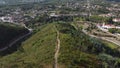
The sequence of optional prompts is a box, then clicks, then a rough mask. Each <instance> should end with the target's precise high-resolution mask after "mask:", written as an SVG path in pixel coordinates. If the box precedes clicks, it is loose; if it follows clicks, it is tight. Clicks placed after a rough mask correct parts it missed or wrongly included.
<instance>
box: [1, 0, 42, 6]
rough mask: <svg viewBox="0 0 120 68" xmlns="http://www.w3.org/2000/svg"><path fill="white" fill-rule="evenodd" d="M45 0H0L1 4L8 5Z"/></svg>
mask: <svg viewBox="0 0 120 68" xmlns="http://www.w3.org/2000/svg"><path fill="white" fill-rule="evenodd" d="M41 1H43V0H0V5H1V4H8V5H14V4H21V3H32V2H41Z"/></svg>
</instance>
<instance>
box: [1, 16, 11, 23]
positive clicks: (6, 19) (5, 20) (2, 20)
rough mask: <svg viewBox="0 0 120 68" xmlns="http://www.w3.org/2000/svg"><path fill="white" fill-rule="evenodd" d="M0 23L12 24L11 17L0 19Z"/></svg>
mask: <svg viewBox="0 0 120 68" xmlns="http://www.w3.org/2000/svg"><path fill="white" fill-rule="evenodd" d="M0 22H13V19H12V17H7V16H5V17H0Z"/></svg>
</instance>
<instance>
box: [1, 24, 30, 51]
mask: <svg viewBox="0 0 120 68" xmlns="http://www.w3.org/2000/svg"><path fill="white" fill-rule="evenodd" d="M24 27H25V28H26V29H28V30H29V33H27V34H25V35H23V36H21V37H19V38H17V39H16V40H14V41H13V42H11V43H10V44H9V45H8V46H6V47H4V48H1V49H0V52H1V51H5V50H7V49H8V48H10V47H12V46H13V45H14V44H15V43H16V42H18V41H20V40H21V39H23V38H25V37H27V36H29V35H30V34H32V29H29V28H28V27H26V26H25V25H24Z"/></svg>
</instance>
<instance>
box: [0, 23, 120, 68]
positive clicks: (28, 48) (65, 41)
mask: <svg viewBox="0 0 120 68" xmlns="http://www.w3.org/2000/svg"><path fill="white" fill-rule="evenodd" d="M56 30H57V31H58V32H59V37H58V33H57V31H56ZM57 38H59V40H60V49H59V53H58V58H57V59H58V66H59V68H118V67H120V66H119V65H120V61H119V60H120V59H119V57H120V53H119V51H118V49H119V48H114V49H113V48H111V47H110V46H108V44H107V43H102V41H100V40H97V39H94V38H91V37H89V36H87V35H85V34H84V33H83V32H82V31H81V28H75V27H74V26H73V25H71V24H70V23H61V22H59V23H51V24H46V25H44V26H42V27H41V28H40V31H38V32H37V33H36V34H34V35H33V36H32V37H30V38H29V39H28V40H26V41H25V42H23V43H22V46H21V47H20V48H19V49H18V50H17V51H16V52H14V53H13V54H9V55H6V56H3V57H1V58H0V67H1V68H53V66H54V65H55V64H54V62H55V59H54V55H55V53H56V49H57V48H56V46H57V44H58V42H57ZM111 46H112V45H111Z"/></svg>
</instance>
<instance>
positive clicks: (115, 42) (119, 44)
mask: <svg viewBox="0 0 120 68" xmlns="http://www.w3.org/2000/svg"><path fill="white" fill-rule="evenodd" d="M82 31H83V32H84V33H85V34H86V35H89V36H91V37H94V38H98V39H101V40H105V41H108V42H111V43H114V44H116V45H118V46H120V42H119V41H115V40H113V39H112V38H111V39H110V38H107V37H98V36H95V35H92V34H89V33H88V32H87V31H86V30H85V29H82Z"/></svg>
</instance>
